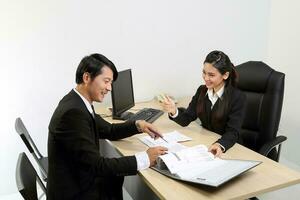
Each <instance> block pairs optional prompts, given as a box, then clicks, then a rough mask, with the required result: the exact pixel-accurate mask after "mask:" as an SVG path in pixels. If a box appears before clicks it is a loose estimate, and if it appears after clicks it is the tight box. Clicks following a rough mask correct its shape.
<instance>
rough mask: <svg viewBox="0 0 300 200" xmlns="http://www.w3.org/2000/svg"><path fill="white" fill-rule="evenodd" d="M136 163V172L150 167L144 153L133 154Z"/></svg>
mask: <svg viewBox="0 0 300 200" xmlns="http://www.w3.org/2000/svg"><path fill="white" fill-rule="evenodd" d="M135 158H136V162H137V170H138V171H141V170H143V169H147V168H148V167H150V160H149V157H148V154H147V153H146V151H143V152H138V153H136V154H135Z"/></svg>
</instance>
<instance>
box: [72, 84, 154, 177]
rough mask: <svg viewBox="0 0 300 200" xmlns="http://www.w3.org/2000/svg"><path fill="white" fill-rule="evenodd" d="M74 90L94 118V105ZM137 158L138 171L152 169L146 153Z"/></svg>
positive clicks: (139, 153)
mask: <svg viewBox="0 0 300 200" xmlns="http://www.w3.org/2000/svg"><path fill="white" fill-rule="evenodd" d="M73 90H74V91H75V92H76V93H77V94H78V95H79V96H80V98H81V99H82V101H83V102H84V104H85V106H86V108H87V109H88V111H89V112H90V113H91V114H92V115H93V116H94V112H93V108H92V105H91V104H90V102H89V101H88V100H87V99H86V98H85V97H84V96H82V95H81V94H80V93H79V92H78V91H77V90H76V88H74V89H73ZM135 158H136V162H137V170H138V171H140V170H143V169H147V168H148V167H150V160H149V157H148V154H147V153H146V151H143V152H138V153H136V154H135Z"/></svg>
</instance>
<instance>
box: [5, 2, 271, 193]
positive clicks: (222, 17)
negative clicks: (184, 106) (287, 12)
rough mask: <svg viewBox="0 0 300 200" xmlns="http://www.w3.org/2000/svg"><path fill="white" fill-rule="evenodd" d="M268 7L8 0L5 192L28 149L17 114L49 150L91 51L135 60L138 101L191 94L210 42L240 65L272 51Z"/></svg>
mask: <svg viewBox="0 0 300 200" xmlns="http://www.w3.org/2000/svg"><path fill="white" fill-rule="evenodd" d="M269 14H270V1H269V0H265V1H261V0H244V1H239V0H227V1H210V0H202V1H200V0H185V1H180V0H152V1H141V0H127V1H122V0H119V1H117V0H110V1H108V0H101V1H99V0H94V1H91V0H85V1H83V0H82V1H79V0H77V1H75V0H73V1H66V0H65V1H63V0H59V1H58V0H51V1H39V0H26V1H17V0H1V3H0V24H1V26H0V29H1V31H0V56H1V62H0V63H1V64H0V69H1V75H2V76H1V79H0V84H1V86H2V89H1V98H0V101H1V102H0V106H1V107H0V108H1V127H0V134H1V141H0V155H1V157H0V162H1V165H0V177H1V179H0V195H1V194H8V193H12V192H15V191H16V185H15V165H16V160H17V156H18V154H19V152H21V151H24V150H25V146H24V144H23V143H22V141H21V139H20V138H19V136H18V135H17V134H16V132H15V130H14V120H15V118H16V117H18V116H20V117H22V119H23V121H24V122H25V125H26V126H27V128H28V129H29V131H30V133H31V135H32V138H33V139H34V140H35V142H36V144H37V146H38V147H39V149H40V150H41V151H42V153H43V154H44V155H47V126H48V123H49V119H50V117H51V115H52V112H53V110H54V108H55V107H56V105H57V103H58V101H59V100H60V99H61V98H62V96H63V95H64V94H65V93H67V92H68V91H69V90H70V89H71V88H72V87H74V86H75V81H74V79H75V78H74V76H75V70H76V67H77V65H78V63H79V61H80V60H81V58H82V57H83V56H85V55H88V54H90V53H94V52H99V53H102V54H104V55H106V56H107V57H108V58H110V59H111V60H112V61H113V62H114V63H115V64H116V66H117V68H118V69H119V70H121V69H125V68H132V70H133V78H134V80H133V81H134V91H135V99H136V100H146V99H151V98H152V97H153V96H154V95H155V94H158V93H160V92H168V93H170V94H172V95H174V96H176V97H179V96H185V95H192V94H193V93H194V92H195V90H196V88H197V87H198V85H199V84H201V83H202V80H201V70H202V62H203V60H204V58H205V56H206V54H207V53H209V52H210V51H212V50H215V49H219V50H223V51H224V52H225V53H227V54H228V55H229V57H230V58H231V59H232V62H233V63H235V64H239V63H242V62H245V61H248V60H264V59H265V58H266V56H267V45H268V44H267V37H268V30H269V27H268V26H269ZM109 101H110V99H106V103H107V104H109ZM26 153H27V151H26Z"/></svg>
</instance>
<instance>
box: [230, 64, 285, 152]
mask: <svg viewBox="0 0 300 200" xmlns="http://www.w3.org/2000/svg"><path fill="white" fill-rule="evenodd" d="M236 70H237V73H238V80H239V81H238V88H239V89H240V90H242V91H243V92H244V93H245V94H246V96H247V103H246V113H245V117H244V122H243V125H242V131H241V137H242V140H243V142H242V144H243V145H244V146H247V147H249V148H251V149H253V150H255V151H258V150H259V148H260V147H261V146H262V145H263V144H265V143H266V142H268V141H270V140H272V139H274V138H275V137H276V135H277V131H278V126H279V122H280V117H281V109H282V102H283V96H284V79H285V75H284V74H283V73H281V72H277V71H275V70H274V69H272V68H271V67H269V66H268V65H266V64H265V63H263V62H259V61H249V62H246V63H243V64H241V65H238V66H236Z"/></svg>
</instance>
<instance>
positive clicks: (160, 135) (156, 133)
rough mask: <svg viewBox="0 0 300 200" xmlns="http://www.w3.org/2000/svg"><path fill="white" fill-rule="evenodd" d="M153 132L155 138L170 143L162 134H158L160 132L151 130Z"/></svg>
mask: <svg viewBox="0 0 300 200" xmlns="http://www.w3.org/2000/svg"><path fill="white" fill-rule="evenodd" d="M151 132H152V133H153V134H154V135H155V136H157V137H160V138H161V139H162V140H163V141H165V142H167V143H169V142H168V141H167V140H166V139H165V138H164V137H163V136H162V134H160V133H158V132H156V131H154V130H152V129H151Z"/></svg>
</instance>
